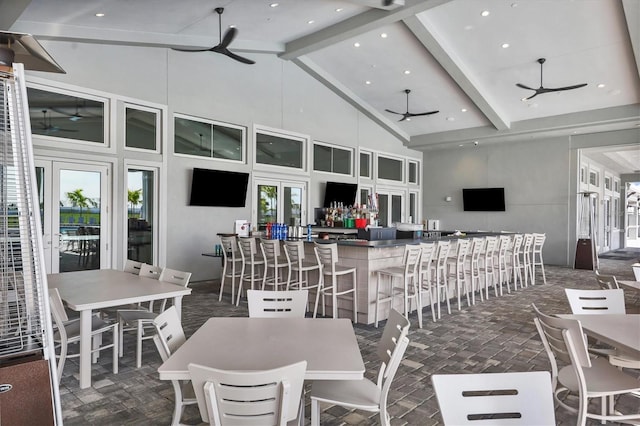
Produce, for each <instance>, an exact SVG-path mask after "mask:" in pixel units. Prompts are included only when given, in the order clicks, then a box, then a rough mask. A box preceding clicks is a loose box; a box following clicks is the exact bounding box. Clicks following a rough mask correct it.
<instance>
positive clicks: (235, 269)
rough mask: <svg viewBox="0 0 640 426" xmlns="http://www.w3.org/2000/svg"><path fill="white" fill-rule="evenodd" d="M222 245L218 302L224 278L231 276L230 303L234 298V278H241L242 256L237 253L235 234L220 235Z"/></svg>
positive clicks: (220, 297) (220, 298)
mask: <svg viewBox="0 0 640 426" xmlns="http://www.w3.org/2000/svg"><path fill="white" fill-rule="evenodd" d="M220 244H221V245H222V258H223V259H222V280H220V295H219V296H218V302H219V301H221V300H222V293H223V290H224V280H225V278H231V303H232V304H233V301H234V300H235V298H236V297H235V294H236V293H235V292H236V278H238V279H239V278H241V272H242V258H241V257H240V256H239V253H238V239H237V238H236V237H235V236H230V237H225V236H221V237H220Z"/></svg>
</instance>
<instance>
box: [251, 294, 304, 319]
mask: <svg viewBox="0 0 640 426" xmlns="http://www.w3.org/2000/svg"><path fill="white" fill-rule="evenodd" d="M308 296H309V291H308V290H287V291H270V290H247V300H248V303H249V317H250V318H304V316H305V311H306V306H307V298H308Z"/></svg>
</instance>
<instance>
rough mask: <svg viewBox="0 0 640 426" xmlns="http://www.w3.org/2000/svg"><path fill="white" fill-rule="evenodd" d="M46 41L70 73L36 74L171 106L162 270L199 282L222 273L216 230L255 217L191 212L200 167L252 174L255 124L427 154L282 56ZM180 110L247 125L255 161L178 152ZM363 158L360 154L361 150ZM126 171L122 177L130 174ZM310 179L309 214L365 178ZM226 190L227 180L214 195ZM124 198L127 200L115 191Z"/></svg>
mask: <svg viewBox="0 0 640 426" xmlns="http://www.w3.org/2000/svg"><path fill="white" fill-rule="evenodd" d="M43 45H44V46H45V48H46V49H47V50H48V51H49V53H50V54H51V55H52V56H53V57H54V58H56V61H57V62H58V63H60V65H61V66H62V67H63V68H64V69H65V70H66V71H67V74H65V75H56V74H44V73H37V72H34V73H32V74H31V75H33V76H37V77H39V78H44V79H47V80H48V81H51V82H55V81H58V82H62V83H65V84H70V85H74V86H77V87H80V88H82V87H84V88H88V89H92V90H99V91H104V92H108V93H113V94H117V95H121V96H127V97H130V98H135V99H140V100H143V101H148V102H154V103H159V104H163V105H167V106H168V117H166V119H167V124H168V133H169V137H168V146H167V147H165V148H166V152H167V153H169V154H165V156H164V162H165V167H164V170H165V172H166V174H167V186H166V188H164V191H162V192H161V194H160V197H161V198H163V199H164V201H165V202H166V261H163V260H161V264H165V266H168V267H171V268H175V269H182V270H187V271H191V272H192V273H193V278H192V279H193V280H194V281H197V280H203V279H210V278H213V277H216V276H219V274H220V262H219V261H218V260H217V259H212V258H205V257H202V256H201V253H203V252H211V251H213V246H214V244H216V243H218V238H217V237H216V234H217V233H220V232H231V231H232V229H233V223H234V220H235V219H248V218H250V217H251V214H250V212H251V210H250V208H251V199H250V196H249V195H248V204H247V206H246V207H244V208H215V207H190V206H188V205H187V204H188V191H189V188H190V172H191V169H192V168H194V167H202V168H217V169H227V170H237V171H246V172H250V171H251V169H252V167H251V161H252V158H253V157H252V155H253V151H252V149H251V147H252V144H253V135H252V126H253V125H254V124H258V125H264V126H269V127H274V128H279V129H284V130H287V131H293V132H298V133H302V134H306V135H309V136H310V137H311V140H312V141H313V140H319V141H323V142H327V143H332V144H337V145H342V146H346V147H354V148H355V147H358V146H362V147H364V148H368V149H374V150H380V151H384V152H388V153H392V154H397V155H403V156H407V157H411V158H416V159H421V158H422V153H421V152H418V151H414V150H410V149H407V148H406V147H404V146H403V145H402V143H401V142H400V141H399V140H397V139H395V138H393V137H392V136H391V135H389V134H388V133H387V132H385V131H383V130H382V129H381V128H380V127H379V126H377V125H376V124H374V123H373V122H371V121H370V120H369V119H368V118H366V117H365V116H363V115H362V114H361V113H359V112H358V111H357V110H355V109H354V108H353V107H351V106H350V105H349V104H347V103H346V102H344V101H343V100H342V99H341V98H339V97H338V96H337V95H335V94H334V93H333V92H331V91H330V90H328V89H327V88H325V87H324V86H323V85H321V84H320V83H318V82H316V81H315V80H314V79H312V78H311V77H309V76H308V75H306V73H304V72H303V71H301V70H300V69H299V68H298V67H297V66H295V65H294V64H292V63H291V62H287V61H282V60H280V59H278V58H277V57H276V56H274V55H259V54H258V55H254V56H253V58H254V59H255V60H256V62H257V63H256V65H243V64H240V63H238V62H235V61H232V60H230V59H229V58H227V57H224V56H222V55H216V54H213V53H183V52H176V51H172V50H169V49H163V48H139V47H128V46H102V45H94V44H79V43H65V42H51V41H49V42H43ZM174 112H179V113H184V114H190V115H194V116H198V117H203V118H207V119H213V120H217V121H222V122H229V123H233V124H236V125H241V126H246V127H247V129H248V132H247V134H248V152H247V158H248V160H249V163H248V164H244V165H237V164H232V163H228V162H220V161H215V160H207V159H198V158H186V157H179V156H174V155H172V154H171V152H172V151H173V133H172V132H173V119H172V114H173V113H174ZM118 126H120V127H121V126H122V124H121V123H119V124H118ZM122 135H123V132H121V131H117V132H115V133H114V134H113V135H112V138H113V142H114V143H116V144H117V145H118V152H117V155H116V156H117V157H118V160H117V161H118V162H120V163H121V162H122V161H123V160H124V159H125V158H126V157H127V156H129V155H131V156H134V155H137V154H130V153H128V152H126V151H124V150H123V149H122V145H123V141H122ZM310 149H311V147H310ZM36 155H37V152H36ZM355 155H356V158H357V151H356V152H355ZM118 170H119V171H120V172H121V173H122V170H123V169H118ZM356 170H357V169H356ZM304 178H305V179H309V180H310V197H309V199H310V204H309V209H310V212H312V209H313V207H315V206H319V205H320V202H321V193H320V188H322V183H323V182H325V181H327V180H340V181H349V182H354V183H355V182H357V177H352V178H347V179H341V178H336V177H335V176H330V175H326V174H320V173H307V174H306V176H304ZM223 188H224V186H223V183H221V186H220V187H218V188H212V191H215V190H222V189H223ZM116 190H119V191H122V190H123V189H118V188H116ZM250 193H251V191H250V189H249V191H248V194H250ZM118 197H120V198H121V197H124V195H123V194H115V198H116V199H118ZM116 213H117V212H116ZM161 213H162V212H161ZM118 220H119V221H122V218H119V219H118V218H116V221H118ZM118 229H123V227H122V226H120V227H119V228H118ZM162 231H163V230H161V232H162ZM122 233H123V234H124V231H123V232H122ZM116 244H119V243H116ZM118 256H120V257H121V255H119V254H117V253H116V254H115V255H114V257H115V259H114V261H113V264H114V266H116V267H117V266H118V265H120V264H121V261H122V260H121V259H119V258H118Z"/></svg>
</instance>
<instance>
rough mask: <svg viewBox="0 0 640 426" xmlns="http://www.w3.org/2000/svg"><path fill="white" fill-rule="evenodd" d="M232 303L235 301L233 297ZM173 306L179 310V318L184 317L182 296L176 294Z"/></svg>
mask: <svg viewBox="0 0 640 426" xmlns="http://www.w3.org/2000/svg"><path fill="white" fill-rule="evenodd" d="M231 300H232V303H233V299H231ZM173 306H175V307H176V311H178V318H180V319H182V296H176V297H174V298H173Z"/></svg>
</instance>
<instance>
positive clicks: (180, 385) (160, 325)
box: [153, 306, 198, 426]
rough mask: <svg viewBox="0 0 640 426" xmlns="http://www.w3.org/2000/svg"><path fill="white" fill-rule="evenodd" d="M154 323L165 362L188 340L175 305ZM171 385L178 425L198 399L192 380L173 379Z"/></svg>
mask: <svg viewBox="0 0 640 426" xmlns="http://www.w3.org/2000/svg"><path fill="white" fill-rule="evenodd" d="M153 325H154V327H155V329H156V334H155V335H154V336H153V342H154V343H155V345H156V349H158V353H159V354H160V358H161V359H162V362H164V361H166V360H168V359H169V357H170V356H171V354H173V353H174V352H175V351H177V350H178V349H179V348H180V346H182V344H183V343H184V342H185V341H186V338H185V335H184V331H183V329H182V324H181V323H180V317H179V316H178V311H177V310H176V308H175V306H171V307H170V308H168V309H167V310H165V311H164V312H162V313H161V314H158V316H157V317H156V318H155V319H154V320H153ZM171 385H172V387H173V392H174V394H175V399H174V408H173V417H172V419H171V425H172V426H178V425H180V418H181V417H182V414H183V413H184V408H185V407H186V406H188V405H194V404H197V403H198V401H197V400H196V394H195V392H194V391H193V386H192V385H191V381H188V380H182V381H181V380H171Z"/></svg>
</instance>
